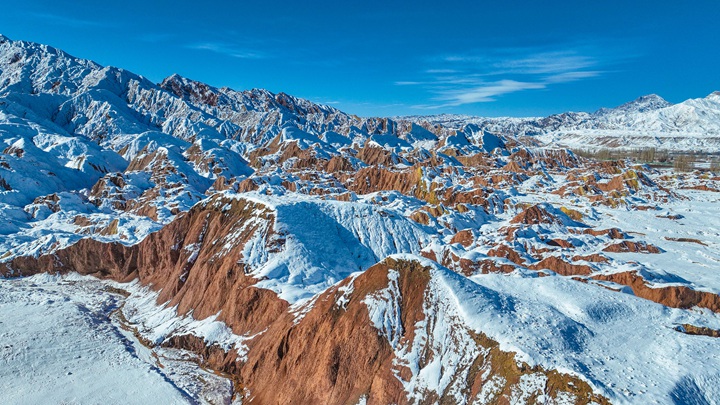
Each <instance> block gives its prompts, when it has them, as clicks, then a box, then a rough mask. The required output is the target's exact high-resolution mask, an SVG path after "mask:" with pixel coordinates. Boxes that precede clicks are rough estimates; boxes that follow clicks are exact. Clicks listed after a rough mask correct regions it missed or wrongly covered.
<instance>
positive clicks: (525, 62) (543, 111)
mask: <svg viewBox="0 0 720 405" xmlns="http://www.w3.org/2000/svg"><path fill="white" fill-rule="evenodd" d="M80 3H84V2H80ZM718 14H720V3H717V2H713V1H710V0H703V1H700V2H697V3H696V4H694V5H693V7H687V6H683V5H675V4H672V5H669V4H657V3H651V2H643V1H641V2H634V3H632V4H625V3H622V2H619V1H611V2H610V3H607V2H606V3H603V4H602V5H597V6H596V5H592V4H591V5H583V4H580V5H578V4H576V3H570V2H567V1H556V2H551V3H550V4H534V3H528V4H521V5H517V6H514V7H512V8H511V7H507V6H503V5H498V4H494V3H486V2H476V3H467V2H464V1H456V0H451V1H450V2H449V3H447V4H444V5H443V6H439V5H436V4H432V3H429V2H420V3H419V4H418V5H415V6H413V7H402V6H400V5H395V4H386V3H381V2H373V1H365V2H359V1H349V2H346V3H343V4H337V3H334V2H324V1H322V2H320V3H317V4H314V5H313V6H312V7H308V6H303V5H301V4H296V3H293V2H286V1H279V2H278V3H275V4H274V5H273V7H267V6H263V5H260V4H234V3H228V4H223V3H219V4H215V5H214V7H207V6H202V5H197V4H195V3H194V2H189V1H177V2H165V1H159V2H150V3H148V2H139V1H135V0H130V1H129V2H128V3H126V4H124V5H123V6H122V7H118V6H114V5H107V4H96V3H87V4H78V3H75V2H72V3H63V4H59V3H57V2H52V1H49V0H28V1H26V2H23V3H13V4H9V5H7V6H5V7H4V12H3V13H2V15H0V27H2V28H0V30H1V31H3V32H2V34H3V35H6V36H7V37H8V38H10V39H12V40H23V41H29V42H36V43H42V44H47V45H50V46H53V47H55V48H58V49H62V50H64V51H66V52H68V53H69V54H71V55H73V56H76V57H78V58H83V59H89V60H93V61H96V62H97V63H99V64H101V65H105V66H115V67H119V68H123V69H126V70H129V71H132V72H135V73H137V74H140V75H142V76H144V77H146V78H148V80H151V81H153V82H155V83H160V82H161V81H162V80H163V79H164V78H166V77H169V76H171V75H172V74H173V73H177V74H179V75H181V76H183V77H186V78H189V79H192V80H196V81H199V82H203V83H206V84H208V85H211V86H214V87H229V88H232V89H236V90H242V89H252V88H262V89H267V90H268V91H271V92H273V93H280V92H283V93H286V94H290V95H293V96H296V97H299V98H304V99H307V100H311V101H313V102H316V103H319V104H325V105H329V106H332V107H335V108H337V109H339V110H341V111H344V112H347V113H349V114H355V115H359V116H363V117H390V116H428V115H442V114H452V115H469V116H474V117H488V118H497V117H515V118H526V117H546V116H549V115H553V114H559V113H563V112H570V111H572V112H588V113H591V112H594V111H597V110H598V109H600V108H603V107H604V108H612V107H615V106H619V105H622V104H624V103H626V102H629V101H632V100H635V99H637V98H638V97H642V96H645V95H649V94H658V95H660V96H661V97H663V98H664V99H666V100H668V101H669V102H671V103H673V104H677V103H679V102H682V101H684V100H687V99H692V98H702V97H706V96H707V95H708V94H711V93H712V92H714V91H717V90H720V78H718V76H717V74H716V71H715V66H718V65H719V64H720V55H718V54H717V53H716V52H711V51H710V50H712V49H720V27H718V26H717V24H715V23H714V21H713V19H714V16H715V15H718Z"/></svg>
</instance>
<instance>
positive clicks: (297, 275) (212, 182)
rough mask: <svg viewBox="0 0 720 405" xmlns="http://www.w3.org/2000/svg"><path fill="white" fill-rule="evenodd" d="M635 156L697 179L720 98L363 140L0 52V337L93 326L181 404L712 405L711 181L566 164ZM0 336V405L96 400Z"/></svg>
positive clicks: (131, 77)
mask: <svg viewBox="0 0 720 405" xmlns="http://www.w3.org/2000/svg"><path fill="white" fill-rule="evenodd" d="M649 147H653V148H658V149H667V150H670V151H674V152H678V153H679V152H688V151H701V152H718V151H720V93H717V92H716V93H712V94H710V95H709V96H707V97H706V98H702V99H693V100H687V101H685V102H682V103H679V104H671V103H669V102H667V101H665V100H663V99H662V98H660V97H659V96H656V95H650V96H644V97H640V98H639V99H637V100H635V101H632V102H630V103H627V104H623V105H621V106H619V107H616V108H611V109H601V110H598V111H596V112H594V113H572V112H569V113H563V114H558V115H553V116H549V117H545V118H480V117H468V116H458V115H437V116H412V117H392V118H365V117H358V116H355V115H352V114H347V113H344V112H342V111H340V110H337V109H335V108H332V107H329V106H325V105H321V104H317V103H313V102H311V101H308V100H304V99H301V98H296V97H293V96H290V95H287V94H284V93H278V94H273V93H271V92H269V91H266V90H262V89H253V90H246V91H236V90H232V89H230V88H226V87H223V88H216V87H213V86H209V85H207V84H204V83H200V82H197V81H193V80H190V79H187V78H184V77H181V76H179V75H172V76H170V77H168V78H166V79H164V80H163V81H162V82H161V83H153V82H151V81H150V80H148V79H146V78H144V77H142V76H140V75H137V74H135V73H132V72H129V71H126V70H124V69H121V68H114V67H103V66H101V65H99V64H97V63H94V62H92V61H89V60H84V59H79V58H76V57H73V56H71V55H69V54H67V53H65V52H63V51H61V50H58V49H55V48H53V47H50V46H47V45H41V44H35V43H30V42H24V41H14V40H10V39H8V38H6V37H4V36H0V148H2V151H1V152H2V153H0V208H1V210H0V274H2V275H3V276H5V277H7V279H8V280H0V283H7V284H0V287H3V285H4V286H5V287H3V288H0V309H3V308H4V309H5V310H6V312H7V313H12V312H13V311H18V313H19V314H28V315H23V317H26V316H27V317H30V316H39V315H32V314H34V312H32V311H33V305H34V304H33V305H20V304H18V301H19V300H20V301H22V299H23V296H26V297H30V298H27V299H33V300H36V301H38V302H41V303H45V304H47V302H48V301H50V303H49V304H47V305H51V306H52V305H54V304H53V303H54V302H56V301H57V302H59V304H57V305H55V308H56V309H57V311H56V312H58V313H62V312H61V311H60V309H62V311H66V312H67V313H68V314H69V315H68V316H69V317H70V315H72V316H73V317H76V318H77V317H82V316H83V315H82V313H85V312H87V313H92V314H93V318H92V322H90V324H93V325H96V326H97V325H106V324H107V325H109V326H107V327H108V328H110V329H109V330H115V329H117V331H118V333H119V334H121V336H127V337H126V338H124V339H127V341H131V342H132V343H128V344H130V345H131V346H132V345H134V346H133V347H136V349H134V350H135V352H137V353H141V355H138V358H144V359H146V360H147V361H146V362H147V364H146V366H143V365H142V364H145V363H143V362H142V361H140V362H135V363H132V364H134V366H133V367H147V374H148V375H152V376H155V377H158V378H157V379H156V380H157V382H155V380H151V379H148V381H153V384H161V387H164V388H163V389H167V390H168V391H170V392H176V391H177V392H179V394H178V396H177V399H176V400H177V401H179V402H180V403H182V402H183V401H186V402H189V403H198V402H200V403H210V402H213V401H212V400H210V399H209V398H208V397H207V396H203V395H204V394H202V392H205V391H203V390H202V389H198V390H194V389H190V388H183V387H193V386H204V385H207V384H209V383H208V382H207V381H210V380H211V379H210V378H209V377H202V372H203V371H202V370H200V369H199V368H198V369H188V367H189V366H187V365H181V366H178V365H177V364H186V363H193V364H195V363H197V364H198V365H200V366H202V367H203V368H205V369H211V370H214V372H215V373H216V374H217V375H216V376H220V377H222V378H224V379H226V380H227V381H228V383H227V384H228V385H229V386H230V387H231V388H230V389H229V394H227V395H226V397H224V398H222V401H224V402H225V403H230V402H233V401H234V402H235V403H263V404H264V403H349V404H359V403H363V404H366V403H370V404H376V403H377V404H388V403H543V404H544V403H555V404H571V403H597V404H605V403H650V402H653V403H714V402H713V401H716V400H717V398H720V389H719V388H718V387H720V384H719V383H720V373H719V372H718V370H720V355H719V354H720V352H719V351H718V346H717V336H720V318H719V317H718V313H720V295H718V294H719V293H720V278H718V277H717V275H716V274H715V272H714V270H717V269H718V268H720V255H719V254H718V252H719V251H720V250H719V249H718V247H720V222H719V221H720V219H718V216H717V203H718V198H717V195H718V194H717V193H718V192H720V174H719V173H713V172H712V171H705V172H701V171H693V172H675V171H672V170H669V169H668V170H658V169H655V168H651V167H649V166H645V165H636V164H633V163H632V162H629V161H596V160H592V159H586V158H582V157H580V156H578V155H577V154H576V153H575V152H573V149H575V150H578V149H600V148H620V149H623V148H625V149H637V148H649ZM44 274H45V275H46V274H51V275H57V276H54V277H56V278H51V279H48V278H47V277H50V276H47V277H46V278H42V277H43V275H44ZM84 276H91V277H84ZM18 277H23V278H18ZM13 280H14V281H13ZM19 280H29V281H28V284H18V283H21V281H19ZM11 283H15V284H11ZM97 283H100V284H101V285H102V287H101V288H96V287H97ZM38 285H40V287H38ZM92 286H95V287H92ZM91 287H92V288H91ZM78 288H80V289H81V292H82V294H80V293H78V292H77V291H79V290H77V289H78ZM93 288H95V289H93ZM3 289H4V291H7V293H6V294H7V295H6V296H3V293H2V291H3ZM54 289H58V291H60V292H59V293H57V294H61V295H63V296H64V297H65V298H64V299H63V300H58V299H57V298H52V299H51V298H48V299H45V297H46V295H43V294H48V291H49V290H51V291H55V290H54ZM21 290H22V291H26V293H24V294H20V293H18V292H17V291H21ZM87 291H91V292H89V293H88V292H87ZM110 296H111V297H112V298H108V297H110ZM10 297H12V298H10ZM65 302H74V303H77V307H80V308H85V309H86V310H87V311H81V312H82V313H76V311H75V310H74V309H73V308H74V307H72V306H70V305H65V304H62V303H65ZM93 303H94V304H93ZM99 303H103V304H102V305H100V304H99ZM74 311H75V312H74ZM1 314H2V311H0V321H2V324H3V326H5V325H9V326H8V327H10V328H11V329H10V330H12V327H13V325H14V324H15V323H17V322H20V321H18V320H16V321H14V322H9V321H8V319H9V318H5V319H3V317H2V315H1ZM19 318H22V317H19V316H18V319H19ZM46 318H47V316H46ZM43 319H45V318H43ZM73 319H75V318H73ZM56 322H57V323H58V324H59V325H61V326H62V324H63V321H62V319H58V320H56ZM103 322H104V323H103ZM97 327H98V328H99V326H97ZM18 328H19V327H18ZM58 328H61V327H58ZM112 328H115V329H112ZM123 331H124V332H123ZM13 333H15V332H13ZM13 333H10V334H8V335H7V336H6V337H2V336H0V343H2V344H4V345H5V347H6V349H7V350H5V351H0V356H2V357H0V359H1V360H2V361H4V362H5V363H6V364H7V365H8V367H6V368H5V370H8V371H6V372H2V371H0V375H1V376H2V378H0V381H14V384H16V386H15V388H14V391H13V392H14V394H13V395H15V396H13V397H12V400H13V401H15V402H17V403H21V402H22V401H23V396H22V395H23V393H26V392H29V391H32V390H35V391H36V392H40V393H47V395H48V396H49V397H50V398H51V399H52V400H57V401H59V402H62V401H70V400H79V401H81V402H83V401H86V402H92V401H93V400H97V395H98V394H97V393H96V392H94V391H91V390H86V391H82V390H80V391H79V392H80V393H78V392H76V391H73V393H72V395H74V396H70V394H67V395H68V396H67V397H64V396H63V395H66V394H65V393H64V391H62V390H57V389H55V388H54V387H55V386H56V384H55V383H50V382H47V381H45V382H43V383H37V384H30V383H27V384H25V385H23V382H26V381H32V380H31V379H30V377H29V376H30V375H31V374H32V371H28V370H31V369H32V370H34V369H36V368H37V367H35V366H33V367H28V366H27V364H36V363H38V362H39V363H44V364H45V366H44V368H45V369H48V370H56V368H54V367H57V364H59V363H61V362H66V361H67V360H66V359H65V358H64V357H62V356H59V355H58V356H59V357H53V356H52V355H47V356H46V357H42V358H39V359H37V358H32V354H27V355H23V356H19V355H17V353H16V352H14V351H13V349H12V347H13V346H12V345H13V344H17V342H15V341H14V340H12V336H15V335H18V334H16V333H15V334H13ZM18 333H19V332H18ZM58 333H59V332H58ZM123 333H125V334H123ZM110 335H111V334H110V332H108V336H110ZM18 336H19V335H18ZM53 336H54V335H53ZM82 336H86V335H82ZM53 339H57V340H58V341H65V342H66V343H67V338H63V337H62V336H61V335H59V334H58V335H57V336H54V337H53ZM63 339H64V340H63ZM108 339H110V338H108ZM123 342H125V341H123ZM107 344H108V345H109V343H107ZM123 344H125V343H123ZM67 346H68V345H67V344H65V345H64V346H62V347H67ZM108 347H109V346H108ZM63 350H66V349H63ZM67 350H70V349H67ZM108 351H109V352H112V350H111V349H110V348H108ZM36 352H37V351H36ZM61 352H62V351H61ZM28 353H35V352H33V351H32V350H29V351H28ZM43 353H44V352H43ZM63 353H64V352H63ZM142 353H146V354H145V355H142ZM173 353H174V354H173ZM177 353H181V354H177ZM61 354H62V353H61ZM118 356H120V355H118ZM143 356H144V357H143ZM173 356H174V357H173ZM118 358H120V357H118ZM178 358H181V359H188V358H189V359H192V361H185V360H183V361H184V362H183V361H178ZM123 361H125V360H123ZM127 361H128V364H130V360H127ZM136 363H138V364H140V365H139V366H138V365H137V364H136ZM173 364H175V365H174V366H173ZM172 367H180V368H178V369H177V370H180V371H177V372H172V373H170V372H168V371H167V370H168V369H172V370H175V368H172ZM11 370H19V371H17V373H21V374H20V375H12V374H11ZM142 370H145V369H142ZM188 370H194V371H188ZM63 373H64V371H63ZM51 374H52V378H56V377H57V378H59V379H60V380H61V382H64V385H66V386H71V387H74V386H75V385H76V384H83V382H82V381H78V380H74V379H73V378H74V377H73V375H72V373H71V374H62V375H60V374H57V373H55V372H54V371H53V373H51ZM56 374H57V375H56ZM125 377H127V378H126V380H127V381H136V379H137V378H138V377H137V376H136V374H134V372H133V373H131V372H130V371H128V373H127V376H124V377H122V378H125ZM188 378H189V379H191V380H192V381H193V382H192V383H187V381H186V380H187V379H188ZM18 381H19V384H20V386H19V387H18V386H17V384H18ZM53 381H54V380H53ZM138 381H139V380H138ZM163 381H164V382H163ZM2 384H7V383H0V387H3V390H4V391H5V390H9V389H10V387H8V386H5V385H2ZM85 384H87V382H85ZM137 384H142V382H137ZM148 384H150V382H148ZM162 384H166V385H162ZM154 389H159V388H158V386H154ZM163 392H167V391H163ZM38 395H39V394H38ZM78 395H79V397H78ZM83 395H85V396H84V397H83ZM77 398H80V399H77ZM143 398H144V400H147V398H145V397H132V396H128V398H127V400H128V401H129V402H137V403H141V402H142V401H143ZM173 398H175V397H173ZM173 401H175V399H173Z"/></svg>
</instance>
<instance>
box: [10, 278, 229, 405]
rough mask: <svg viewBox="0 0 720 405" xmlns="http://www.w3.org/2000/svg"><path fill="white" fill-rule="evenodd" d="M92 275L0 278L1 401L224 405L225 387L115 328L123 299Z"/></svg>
mask: <svg viewBox="0 0 720 405" xmlns="http://www.w3.org/2000/svg"><path fill="white" fill-rule="evenodd" d="M106 287H107V284H105V283H103V282H101V281H98V280H96V279H93V278H90V277H80V276H77V275H70V276H66V277H62V278H60V277H54V276H48V275H45V274H43V275H37V276H33V277H29V278H22V279H12V280H5V279H0V392H1V393H2V394H1V395H2V399H1V400H0V402H2V403H3V404H95V403H102V404H150V403H163V404H188V403H190V404H205V403H208V404H210V403H212V404H229V403H230V402H231V396H232V386H231V383H230V382H229V381H228V380H227V379H225V378H222V377H219V376H217V375H215V374H212V373H210V372H208V371H206V370H204V369H202V368H200V367H199V366H197V365H196V364H195V363H194V362H192V361H188V360H192V356H191V355H190V354H188V353H184V352H181V351H178V350H168V349H149V348H147V347H145V346H143V345H142V344H140V343H139V342H138V341H137V340H136V339H135V338H134V337H133V334H132V333H131V332H129V331H127V330H125V329H123V327H122V326H121V323H120V320H119V317H117V316H115V311H116V310H117V309H118V308H119V307H120V306H121V305H122V304H123V301H124V297H123V296H121V295H118V294H113V293H110V292H108V291H107V290H106Z"/></svg>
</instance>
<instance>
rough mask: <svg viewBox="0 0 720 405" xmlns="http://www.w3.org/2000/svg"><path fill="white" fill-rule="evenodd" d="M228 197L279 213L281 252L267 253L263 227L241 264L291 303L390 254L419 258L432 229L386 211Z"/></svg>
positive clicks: (298, 199) (287, 198)
mask: <svg viewBox="0 0 720 405" xmlns="http://www.w3.org/2000/svg"><path fill="white" fill-rule="evenodd" d="M225 196H226V197H229V198H241V199H246V200H249V201H253V202H256V203H258V204H261V205H263V206H266V207H268V208H270V209H271V210H272V211H273V212H274V214H275V221H274V223H273V225H272V229H274V232H275V233H276V234H277V237H280V238H283V239H284V243H283V245H282V250H281V251H279V252H268V251H267V247H266V243H265V239H264V238H265V236H266V235H265V230H266V229H267V228H263V229H261V230H260V231H258V232H256V234H255V237H254V238H253V239H252V240H251V241H250V242H248V243H247V244H246V245H245V250H244V253H243V258H242V260H243V262H244V263H246V264H248V265H249V266H250V268H251V269H252V273H251V274H252V275H253V276H254V277H256V278H258V279H260V280H261V281H260V282H259V283H258V284H257V286H258V287H261V288H267V289H269V290H272V291H275V292H276V293H278V295H279V296H280V298H282V299H284V300H286V301H288V302H289V303H291V304H292V303H296V302H298V301H302V300H306V299H309V298H310V297H312V296H313V295H315V294H317V293H320V292H321V291H324V290H325V289H327V288H329V287H330V286H332V285H334V284H335V283H337V282H339V281H341V280H343V279H345V278H346V277H348V276H350V275H351V274H352V273H353V272H356V271H360V270H366V269H367V268H369V267H370V266H372V265H374V264H375V263H377V262H378V261H379V260H380V259H381V258H383V257H386V256H388V255H391V254H395V253H399V252H414V253H419V252H420V250H421V249H422V247H423V246H424V245H426V244H427V243H428V242H429V240H430V237H429V235H428V229H426V228H424V227H423V226H422V225H419V224H417V223H415V222H414V221H411V220H409V219H407V218H406V217H405V216H403V215H402V214H401V213H398V212H396V211H394V210H392V209H389V208H385V207H377V206H375V205H371V204H365V203H359V202H352V203H351V202H341V201H330V200H328V201H322V200H318V199H316V198H311V197H306V196H302V195H299V194H294V193H289V194H286V195H284V196H282V197H281V198H280V197H274V196H267V195H263V194H260V193H243V194H232V193H225Z"/></svg>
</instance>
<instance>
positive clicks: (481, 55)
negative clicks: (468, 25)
mask: <svg viewBox="0 0 720 405" xmlns="http://www.w3.org/2000/svg"><path fill="white" fill-rule="evenodd" d="M611 59H612V58H611V57H610V56H609V55H607V54H606V53H603V52H593V49H592V47H564V48H563V49H559V50H557V49H554V50H553V49H550V50H548V49H528V48H518V49H514V48H508V49H493V50H489V51H486V52H475V53H470V54H456V55H442V56H436V57H433V58H431V59H430V60H429V63H430V64H432V66H430V67H426V69H424V70H422V71H421V72H419V73H418V74H417V76H416V77H415V78H414V79H416V80H401V81H396V82H395V85H397V86H419V87H421V88H423V89H425V90H426V91H427V92H429V93H430V94H431V98H430V100H431V101H432V103H429V104H423V105H417V106H415V107H416V108H422V109H434V108H443V107H454V106H460V105H464V104H472V103H486V102H491V101H495V100H496V99H497V98H498V97H500V96H503V95H506V94H511V93H517V92H521V91H529V90H541V89H546V88H548V87H550V86H553V85H556V84H559V83H569V82H574V81H579V80H586V79H590V78H594V77H598V76H600V75H602V74H603V73H605V72H606V71H607V70H606V68H607V65H608V64H609V63H610V62H611Z"/></svg>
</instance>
